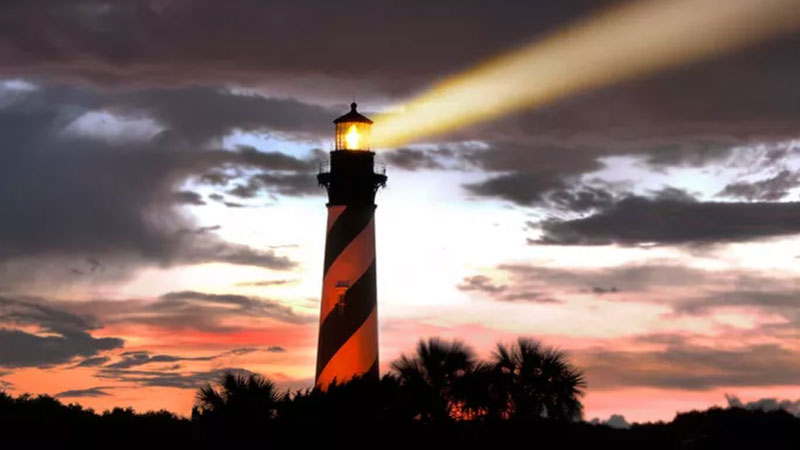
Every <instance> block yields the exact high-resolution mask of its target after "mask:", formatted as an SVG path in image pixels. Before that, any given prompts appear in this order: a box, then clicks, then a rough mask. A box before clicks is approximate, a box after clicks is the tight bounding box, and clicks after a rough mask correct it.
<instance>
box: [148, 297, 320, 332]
mask: <svg viewBox="0 0 800 450" xmlns="http://www.w3.org/2000/svg"><path fill="white" fill-rule="evenodd" d="M153 309H154V310H155V311H158V312H162V313H165V312H166V313H168V312H182V311H187V312H188V311H198V310H200V309H204V310H207V312H208V313H213V312H216V313H219V314H220V315H224V314H226V313H228V314H230V313H236V314H242V315H251V316H259V317H271V318H274V319H276V320H279V321H282V322H287V323H293V324H301V323H309V322H312V321H313V320H314V319H313V318H312V317H307V316H301V315H298V314H296V313H295V312H294V311H293V310H292V308H290V307H288V306H285V305H282V304H280V303H278V302H276V301H274V300H269V299H264V298H259V297H251V296H246V295H238V294H207V293H203V292H197V291H178V292H169V293H167V294H164V295H162V296H161V297H159V301H158V302H156V303H155V304H153Z"/></svg>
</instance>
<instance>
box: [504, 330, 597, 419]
mask: <svg viewBox="0 0 800 450" xmlns="http://www.w3.org/2000/svg"><path fill="white" fill-rule="evenodd" d="M492 363H493V370H492V372H493V374H492V377H491V378H492V381H493V383H492V387H491V395H490V396H491V398H492V400H493V403H492V404H491V405H490V408H489V409H490V411H491V412H492V414H494V415H496V416H500V417H501V418H509V419H517V420H520V419H521V420H531V419H540V418H549V419H556V420H570V421H572V420H580V419H581V418H582V415H583V405H582V404H581V402H580V398H581V397H583V395H584V390H585V388H586V379H585V377H584V375H583V373H582V372H581V371H580V370H579V369H578V368H576V367H574V366H573V365H572V364H571V363H570V362H569V361H568V360H567V357H566V355H565V354H564V353H563V352H561V351H558V350H556V349H554V348H552V347H544V346H542V344H540V343H539V342H538V341H535V340H533V339H530V338H524V337H520V338H518V339H517V341H516V342H515V343H514V344H512V345H505V344H498V345H497V348H496V350H495V352H494V353H493V355H492Z"/></svg>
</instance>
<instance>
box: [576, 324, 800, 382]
mask: <svg viewBox="0 0 800 450" xmlns="http://www.w3.org/2000/svg"><path fill="white" fill-rule="evenodd" d="M672 341H673V342H671V343H668V344H666V345H665V346H664V348H663V349H659V350H653V351H619V350H613V349H594V350H589V351H576V352H574V354H575V357H576V359H577V360H578V363H579V364H580V365H581V366H582V367H583V368H584V370H585V372H586V375H587V379H588V382H589V385H590V386H592V387H593V388H595V389H610V388H619V387H632V386H643V387H655V388H664V389H687V390H708V389H713V388H717V387H725V386H776V385H792V384H794V383H796V381H797V379H798V377H800V354H798V353H797V352H796V351H794V350H790V349H787V348H784V347H782V346H780V345H776V344H760V345H745V346H739V347H737V348H732V349H725V348H716V347H709V346H700V345H692V344H688V343H686V342H685V341H684V340H683V339H680V338H679V337H676V336H672Z"/></svg>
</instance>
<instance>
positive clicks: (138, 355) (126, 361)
mask: <svg viewBox="0 0 800 450" xmlns="http://www.w3.org/2000/svg"><path fill="white" fill-rule="evenodd" d="M119 356H120V358H121V359H120V360H119V361H117V362H115V363H113V364H107V365H106V366H104V367H106V368H108V369H129V368H131V367H136V366H142V365H145V364H150V363H164V362H177V361H210V360H212V359H214V356H199V357H182V356H173V355H151V354H150V352H146V351H136V352H124V353H122V354H120V355H119Z"/></svg>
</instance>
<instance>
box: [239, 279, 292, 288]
mask: <svg viewBox="0 0 800 450" xmlns="http://www.w3.org/2000/svg"><path fill="white" fill-rule="evenodd" d="M295 282H297V280H284V279H281V280H258V281H242V282H239V283H236V286H239V287H249V286H254V287H267V286H281V285H285V284H291V283H295Z"/></svg>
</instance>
